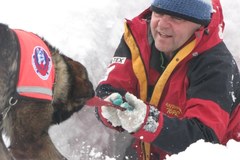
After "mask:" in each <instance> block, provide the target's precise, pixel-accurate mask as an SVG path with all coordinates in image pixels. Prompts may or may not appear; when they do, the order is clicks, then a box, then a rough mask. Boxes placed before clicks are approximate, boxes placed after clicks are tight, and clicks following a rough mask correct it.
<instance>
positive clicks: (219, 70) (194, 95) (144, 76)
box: [96, 0, 240, 160]
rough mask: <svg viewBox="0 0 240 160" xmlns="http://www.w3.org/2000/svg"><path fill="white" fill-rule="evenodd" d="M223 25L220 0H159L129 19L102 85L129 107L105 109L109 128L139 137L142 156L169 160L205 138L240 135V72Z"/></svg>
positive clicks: (102, 93)
mask: <svg viewBox="0 0 240 160" xmlns="http://www.w3.org/2000/svg"><path fill="white" fill-rule="evenodd" d="M223 30H224V22H223V15H222V8H221V4H220V2H219V0H212V1H211V0H154V1H153V3H152V4H151V7H150V8H148V9H147V10H145V11H144V12H143V13H141V14H140V15H139V16H137V17H135V18H134V19H133V20H126V23H125V32H124V35H123V37H122V39H121V42H120V44H119V46H118V48H117V50H116V52H115V54H114V57H113V60H112V62H111V63H110V64H109V67H108V71H107V74H106V76H105V77H104V79H103V80H102V81H100V83H99V85H98V87H97V89H96V92H97V95H98V96H99V97H101V98H103V99H105V100H107V101H111V102H112V103H114V104H115V105H120V106H121V107H123V108H125V109H126V110H124V111H122V110H117V109H115V108H111V107H110V106H102V107H100V108H97V112H98V115H99V118H100V120H101V121H102V122H103V123H104V124H105V125H106V126H108V127H110V128H115V129H119V130H120V131H126V132H128V133H130V134H131V135H132V136H134V137H135V138H136V142H135V143H134V145H133V147H134V148H135V149H136V150H137V154H138V156H137V157H134V156H133V159H134V160H136V159H144V160H160V159H161V160H162V159H164V158H165V154H172V153H178V152H180V151H183V150H185V149H186V148H187V147H188V146H189V145H190V144H192V143H194V142H196V141H197V140H199V139H204V140H205V141H208V142H212V143H221V144H225V143H226V142H227V141H228V140H229V139H231V138H234V139H236V140H240V137H239V136H238V135H239V133H240V111H239V110H240V109H239V97H240V95H239V93H240V75H239V70H238V67H237V65H236V62H235V60H234V59H233V57H232V55H231V53H230V52H229V50H228V49H227V47H226V45H225V44H224V42H223V39H222V32H223ZM115 59H121V61H116V60H115Z"/></svg>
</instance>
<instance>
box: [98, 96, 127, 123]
mask: <svg viewBox="0 0 240 160" xmlns="http://www.w3.org/2000/svg"><path fill="white" fill-rule="evenodd" d="M104 100H105V101H109V102H112V103H113V104H114V105H119V106H120V105H121V104H122V103H123V99H122V96H121V95H120V94H119V93H112V94H111V95H109V96H108V97H107V98H105V99H104ZM101 109H102V112H101V114H102V116H103V117H104V118H106V119H107V120H108V121H109V122H110V123H111V124H112V126H113V127H118V126H121V122H120V120H119V118H118V115H117V112H118V109H116V108H113V107H109V106H102V107H101Z"/></svg>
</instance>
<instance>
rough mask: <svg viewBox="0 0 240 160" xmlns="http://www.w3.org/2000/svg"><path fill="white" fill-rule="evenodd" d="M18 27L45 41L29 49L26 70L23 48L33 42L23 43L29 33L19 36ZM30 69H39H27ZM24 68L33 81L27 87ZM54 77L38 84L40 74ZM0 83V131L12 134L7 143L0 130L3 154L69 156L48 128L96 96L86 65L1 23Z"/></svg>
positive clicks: (47, 159)
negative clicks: (55, 144)
mask: <svg viewBox="0 0 240 160" xmlns="http://www.w3.org/2000/svg"><path fill="white" fill-rule="evenodd" d="M20 32H21V33H23V34H26V35H27V36H29V34H30V35H33V36H35V37H38V38H39V39H40V41H41V42H39V43H40V45H39V44H37V45H36V47H34V51H32V50H31V52H32V55H31V57H30V59H31V60H29V62H24V63H23V65H25V66H26V68H27V71H26V72H25V73H24V71H19V70H20V68H22V63H20V62H21V61H22V60H23V61H26V57H28V56H25V55H24V56H23V55H20V53H21V52H24V50H25V49H26V48H25V47H28V45H30V43H32V42H26V43H25V39H24V38H21V37H19V34H20ZM26 39H27V38H26ZM21 43H25V46H23V47H22V46H21V45H22V44H21ZM41 44H42V45H44V47H42V46H41ZM26 50H27V49H26ZM21 54H22V53H21ZM20 59H21V60H20ZM30 70H31V71H30ZM30 72H33V74H35V75H34V76H32V75H29V74H30ZM21 74H22V75H23V79H26V81H30V82H32V83H35V84H33V85H32V86H31V85H30V86H28V87H26V84H25V82H24V81H23V80H21V79H22V78H19V77H20V75H21ZM51 78H52V80H50V81H49V82H48V84H47V85H46V86H44V87H38V80H37V79H42V81H44V82H45V81H47V80H48V79H51ZM22 81H23V82H22ZM36 86H37V87H36ZM0 88H1V89H0V113H1V114H0V131H1V135H2V134H3V133H4V134H5V135H6V136H7V137H9V139H10V142H9V146H7V147H6V145H5V144H4V141H3V139H2V136H0V159H1V160H11V159H16V160H62V159H66V158H65V157H64V156H63V155H62V154H61V153H60V152H59V151H58V150H57V149H56V147H55V146H54V144H53V143H52V141H51V138H50V136H49V134H48V129H49V127H50V126H51V125H55V124H59V123H61V122H63V121H65V120H66V119H68V118H69V117H71V115H72V114H73V113H75V112H78V111H79V110H80V109H81V108H82V107H83V106H84V105H85V103H86V101H87V100H88V99H90V98H92V97H93V96H94V89H93V85H92V83H91V81H90V80H89V77H88V73H87V70H86V68H85V67H84V66H83V65H82V64H81V63H79V62H77V61H74V60H73V59H71V58H69V57H67V56H66V55H64V54H63V53H61V52H60V51H59V49H57V48H55V47H53V46H52V45H51V44H50V43H49V42H48V41H47V40H45V39H44V38H43V37H40V36H38V35H37V34H34V33H31V32H27V31H24V30H14V29H11V28H10V27H9V26H8V25H6V24H0ZM29 90H30V91H29ZM32 91H33V92H34V93H33V92H32ZM24 92H26V93H24ZM27 92H30V96H29V95H27V94H29V93H27ZM39 92H40V93H39ZM38 94H39V95H40V98H38V97H37V96H36V95H38Z"/></svg>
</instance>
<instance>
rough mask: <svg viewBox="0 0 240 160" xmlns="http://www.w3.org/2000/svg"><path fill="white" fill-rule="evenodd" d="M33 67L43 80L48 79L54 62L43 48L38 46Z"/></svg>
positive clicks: (33, 58) (34, 54) (34, 51)
mask: <svg viewBox="0 0 240 160" xmlns="http://www.w3.org/2000/svg"><path fill="white" fill-rule="evenodd" d="M32 65H33V69H34V71H35V72H36V74H37V75H38V76H39V77H40V78H41V79H43V80H47V79H48V77H49V75H50V72H51V69H52V60H51V58H50V57H49V55H48V53H47V52H46V51H45V49H44V48H43V47H41V46H36V47H35V48H34V49H33V54H32Z"/></svg>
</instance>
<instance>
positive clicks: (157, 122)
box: [132, 106, 163, 143]
mask: <svg viewBox="0 0 240 160" xmlns="http://www.w3.org/2000/svg"><path fill="white" fill-rule="evenodd" d="M147 115H148V116H146V118H145V120H144V123H143V125H142V126H141V128H140V129H139V130H138V131H137V132H135V133H133V134H132V135H133V136H134V137H135V138H137V139H140V140H142V141H144V142H147V143H151V142H153V141H154V140H155V139H156V138H157V136H158V135H159V134H160V132H161V129H162V126H163V114H162V113H161V112H160V111H158V109H157V108H155V107H154V106H149V107H148V111H147Z"/></svg>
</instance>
